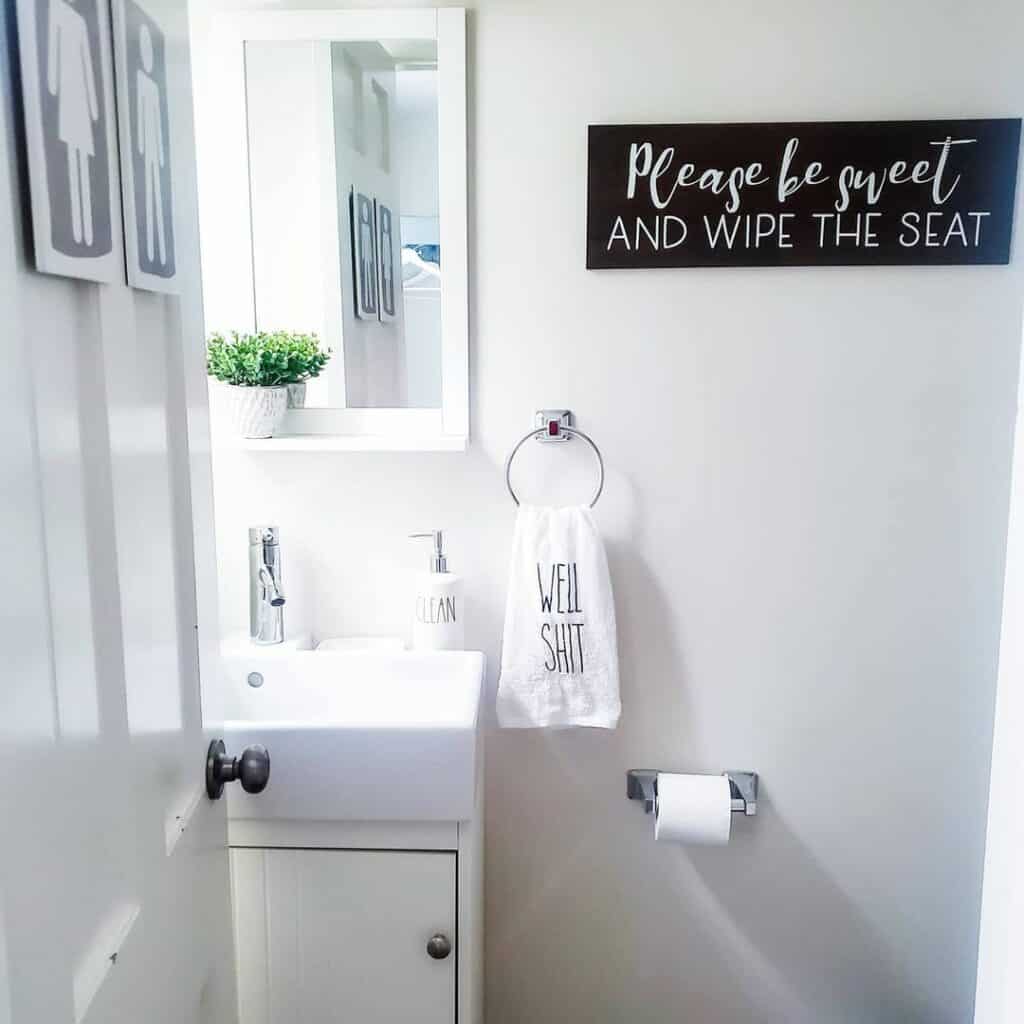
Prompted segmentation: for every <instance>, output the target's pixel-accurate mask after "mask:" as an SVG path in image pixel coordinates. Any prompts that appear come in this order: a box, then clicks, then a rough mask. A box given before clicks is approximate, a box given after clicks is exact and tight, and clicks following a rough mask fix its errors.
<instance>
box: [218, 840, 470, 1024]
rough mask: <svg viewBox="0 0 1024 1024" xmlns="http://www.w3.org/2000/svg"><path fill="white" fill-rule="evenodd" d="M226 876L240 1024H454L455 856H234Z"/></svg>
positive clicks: (265, 852) (240, 851)
mask: <svg viewBox="0 0 1024 1024" xmlns="http://www.w3.org/2000/svg"><path fill="white" fill-rule="evenodd" d="M231 867H232V872H231V877H232V883H233V885H234V890H235V891H234V902H235V914H236V922H235V928H236V934H235V941H236V948H237V950H238V991H239V1010H240V1014H241V1018H242V1021H243V1024H294V1022H295V1021H302V1022H303V1024H337V1022H342V1021H344V1022H346V1024H349V1022H350V1024H363V1022H373V1024H409V1022H411V1021H415V1022H416V1024H455V972H456V964H457V961H458V952H457V946H458V936H457V935H456V931H455V926H456V907H455V854H454V853H450V852H440V851H438V852H413V851H395V850H286V849H249V848H236V849H233V850H232V851H231ZM431 940H433V943H440V944H441V946H440V948H437V947H436V946H434V947H433V948H434V953H433V954H431V952H430V951H429V948H430V947H431V946H432V945H433V944H432V941H431Z"/></svg>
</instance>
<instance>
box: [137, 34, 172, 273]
mask: <svg viewBox="0 0 1024 1024" xmlns="http://www.w3.org/2000/svg"><path fill="white" fill-rule="evenodd" d="M139 58H140V61H141V66H140V67H139V69H138V71H137V73H136V76H135V106H136V109H137V110H138V123H137V125H136V133H135V146H136V148H137V149H138V152H139V155H140V156H141V157H142V162H143V168H144V170H143V174H144V177H145V192H146V256H147V257H148V259H149V262H150V263H152V262H153V260H154V256H156V258H157V259H158V261H159V263H160V265H161V266H163V265H164V264H166V262H167V238H166V232H165V227H164V197H163V188H162V186H161V183H160V171H161V168H162V167H163V166H164V163H165V162H166V159H167V157H166V154H165V152H164V124H163V115H162V113H161V97H160V86H159V85H158V84H157V82H156V80H155V79H154V78H153V77H152V76H153V37H152V36H151V35H150V31H149V26H148V25H145V24H143V25H141V26H140V27H139ZM154 226H155V228H156V232H155V233H156V248H157V252H156V253H154V238H153V236H154Z"/></svg>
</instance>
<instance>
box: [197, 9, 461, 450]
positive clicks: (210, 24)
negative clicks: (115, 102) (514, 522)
mask: <svg viewBox="0 0 1024 1024" xmlns="http://www.w3.org/2000/svg"><path fill="white" fill-rule="evenodd" d="M201 21H202V19H201V20H200V23H194V24H193V26H192V50H193V65H194V71H193V76H194V80H195V81H194V85H195V118H196V139H197V143H198V145H197V151H198V152H197V163H198V173H199V215H200V228H201V248H202V270H203V291H204V302H205V308H206V322H207V323H208V324H232V325H237V328H238V329H239V330H252V329H255V309H254V306H255V303H254V292H253V288H254V284H253V278H254V271H253V257H252V228H251V224H252V221H251V217H250V213H251V211H250V203H249V166H248V158H247V154H248V132H247V119H246V104H245V43H246V42H248V41H250V40H252V41H256V40H259V41H275V40H286V41H305V40H312V41H317V40H325V41H345V42H352V41H362V40H367V41H375V40H380V39H432V40H436V43H437V64H438V149H439V153H438V165H439V173H438V180H439V195H438V200H439V214H440V238H441V251H442V252H443V253H444V277H443V280H442V286H441V353H442V356H441V358H442V374H441V381H442V385H441V387H442V397H441V408H440V409H337V408H333V409H332V408H321V409H292V410H289V412H288V415H287V417H286V420H285V424H284V432H283V433H282V434H281V435H279V436H276V437H273V438H269V439H266V440H248V441H241V440H238V441H236V442H234V443H237V444H239V445H241V446H243V447H246V448H252V449H257V450H258V449H271V450H289V449H294V450H311V449H312V450H315V449H325V450H330V449H342V450H344V449H350V450H369V451H372V450H391V451H461V450H464V449H465V448H466V446H467V444H468V440H469V294H468V262H469V261H468V251H467V212H466V205H467V201H466V194H467V188H466V185H467V181H466V163H467V161H466V13H465V10H464V9H463V8H456V7H445V8H439V9H416V10H386V9H377V10H359V11H355V10H351V11H333V10H315V11H255V12H254V11H248V12H238V13H234V12H232V13H218V14H215V15H213V16H212V17H211V18H210V19H209V20H208V21H207V22H206V23H205V24H203V23H201Z"/></svg>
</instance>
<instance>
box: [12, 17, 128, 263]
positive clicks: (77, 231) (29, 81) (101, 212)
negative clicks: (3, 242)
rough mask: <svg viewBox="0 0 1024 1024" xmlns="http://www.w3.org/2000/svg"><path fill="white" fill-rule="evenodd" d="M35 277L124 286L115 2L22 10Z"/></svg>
mask: <svg viewBox="0 0 1024 1024" xmlns="http://www.w3.org/2000/svg"><path fill="white" fill-rule="evenodd" d="M17 16H18V51H19V57H20V65H21V84H22V92H23V95H24V110H25V138H26V143H27V149H28V169H29V191H30V194H31V207H32V237H33V247H34V250H35V265H36V269H37V270H40V271H42V272H43V273H46V274H57V275H60V276H62V277H74V278H82V279H84V280H87V281H99V282H105V283H114V282H116V281H120V280H123V275H124V262H123V258H122V251H121V209H120V202H119V201H118V191H119V188H120V177H119V168H118V158H117V125H116V122H115V110H116V107H115V104H114V76H113V63H112V58H111V42H110V6H109V0H77V2H76V3H74V4H71V3H68V0H17Z"/></svg>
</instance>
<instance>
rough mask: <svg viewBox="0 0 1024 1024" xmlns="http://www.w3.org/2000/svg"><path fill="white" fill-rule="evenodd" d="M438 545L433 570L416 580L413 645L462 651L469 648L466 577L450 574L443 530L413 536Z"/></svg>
mask: <svg viewBox="0 0 1024 1024" xmlns="http://www.w3.org/2000/svg"><path fill="white" fill-rule="evenodd" d="M410 536H411V537H427V538H429V539H430V540H432V541H433V542H434V553H433V554H432V555H431V556H430V569H429V571H428V572H425V573H422V574H421V575H419V576H417V577H416V588H415V601H414V604H413V616H412V646H413V648H414V649H415V650H419V651H424V650H426V651H461V650H463V649H464V647H465V642H466V627H465V622H464V620H463V616H462V612H463V604H462V577H461V576H456V575H455V574H454V573H451V572H449V571H448V560H447V559H446V558H445V556H444V534H443V533H442V532H441V531H440V530H433V531H431V532H430V533H413V534H410Z"/></svg>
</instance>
